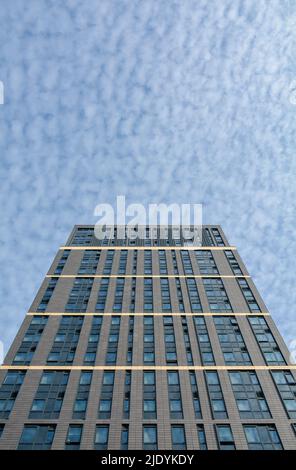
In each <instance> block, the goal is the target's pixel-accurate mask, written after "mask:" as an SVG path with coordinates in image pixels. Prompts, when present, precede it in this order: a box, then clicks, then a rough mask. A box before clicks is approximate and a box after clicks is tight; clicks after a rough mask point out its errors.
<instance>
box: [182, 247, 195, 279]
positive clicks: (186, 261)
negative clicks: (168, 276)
mask: <svg viewBox="0 0 296 470" xmlns="http://www.w3.org/2000/svg"><path fill="white" fill-rule="evenodd" d="M181 258H182V263H183V269H184V273H185V274H193V269H192V264H191V259H190V254H189V251H188V250H181Z"/></svg>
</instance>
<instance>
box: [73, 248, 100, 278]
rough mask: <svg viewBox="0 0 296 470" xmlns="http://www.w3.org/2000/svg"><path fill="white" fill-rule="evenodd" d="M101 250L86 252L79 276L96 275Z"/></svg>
mask: <svg viewBox="0 0 296 470" xmlns="http://www.w3.org/2000/svg"><path fill="white" fill-rule="evenodd" d="M100 256H101V250H85V252H84V254H83V258H82V260H81V263H80V267H79V271H78V274H96V271H97V267H98V262H99V260H100Z"/></svg>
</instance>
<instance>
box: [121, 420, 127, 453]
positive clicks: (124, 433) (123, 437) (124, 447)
mask: <svg viewBox="0 0 296 470" xmlns="http://www.w3.org/2000/svg"><path fill="white" fill-rule="evenodd" d="M120 449H121V450H127V449H128V424H123V425H122V427H121V440H120Z"/></svg>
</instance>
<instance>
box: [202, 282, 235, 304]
mask: <svg viewBox="0 0 296 470" xmlns="http://www.w3.org/2000/svg"><path fill="white" fill-rule="evenodd" d="M203 284H204V288H205V291H206V294H207V298H208V302H209V306H210V310H211V312H232V308H231V305H230V302H229V299H228V296H227V294H226V290H225V288H224V284H223V282H222V280H221V279H220V278H203Z"/></svg>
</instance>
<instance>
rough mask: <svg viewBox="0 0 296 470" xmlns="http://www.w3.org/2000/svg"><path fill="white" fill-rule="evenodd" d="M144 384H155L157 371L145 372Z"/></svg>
mask: <svg viewBox="0 0 296 470" xmlns="http://www.w3.org/2000/svg"><path fill="white" fill-rule="evenodd" d="M143 375H144V385H155V373H154V372H150V371H149V372H146V371H145V372H144V373H143Z"/></svg>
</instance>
